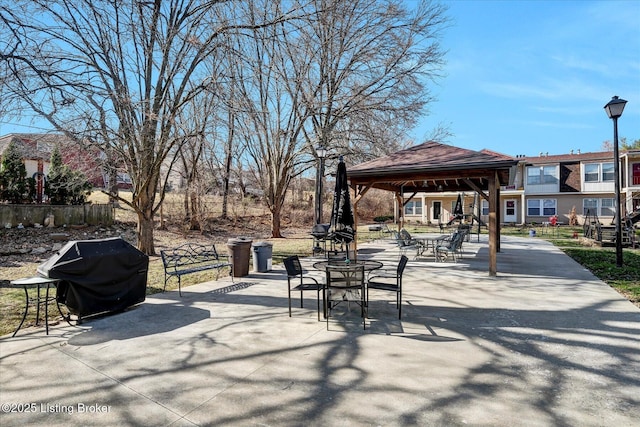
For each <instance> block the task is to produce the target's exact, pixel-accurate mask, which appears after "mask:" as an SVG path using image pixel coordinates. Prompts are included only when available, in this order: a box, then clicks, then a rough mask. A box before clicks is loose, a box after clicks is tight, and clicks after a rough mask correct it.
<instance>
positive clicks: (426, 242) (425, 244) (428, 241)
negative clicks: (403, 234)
mask: <svg viewBox="0 0 640 427" xmlns="http://www.w3.org/2000/svg"><path fill="white" fill-rule="evenodd" d="M448 237H449V234H437V233H433V234H416V235H411V238H412V239H414V240H415V241H417V242H418V243H419V246H418V249H417V252H416V258H417V257H420V256H423V255H424V253H425V251H428V250H429V248H431V251H432V252H433V254H434V257H435V249H436V246H437V245H438V243H440V242H442V241H443V240H445V239H446V238H448Z"/></svg>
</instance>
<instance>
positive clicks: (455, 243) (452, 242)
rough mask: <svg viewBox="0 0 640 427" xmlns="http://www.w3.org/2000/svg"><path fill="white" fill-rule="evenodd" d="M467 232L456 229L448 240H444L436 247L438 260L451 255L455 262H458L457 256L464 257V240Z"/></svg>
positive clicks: (443, 259)
mask: <svg viewBox="0 0 640 427" xmlns="http://www.w3.org/2000/svg"><path fill="white" fill-rule="evenodd" d="M465 235H466V233H465V232H464V231H461V230H456V231H454V232H453V234H452V235H451V238H450V239H448V240H443V241H442V242H441V243H440V244H438V245H437V246H436V247H435V249H434V252H435V255H436V261H443V262H444V261H445V260H446V259H448V258H449V255H451V258H452V259H453V262H457V258H462V242H463V241H464V237H465Z"/></svg>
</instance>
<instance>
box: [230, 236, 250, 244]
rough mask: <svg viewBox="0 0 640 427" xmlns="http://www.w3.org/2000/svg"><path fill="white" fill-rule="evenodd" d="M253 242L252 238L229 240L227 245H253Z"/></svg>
mask: <svg viewBox="0 0 640 427" xmlns="http://www.w3.org/2000/svg"><path fill="white" fill-rule="evenodd" d="M251 242H253V240H252V239H251V238H250V237H242V236H240V237H236V238H234V239H229V240H227V245H251Z"/></svg>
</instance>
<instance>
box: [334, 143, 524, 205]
mask: <svg viewBox="0 0 640 427" xmlns="http://www.w3.org/2000/svg"><path fill="white" fill-rule="evenodd" d="M517 163H518V160H517V159H515V158H513V157H511V156H507V155H504V154H500V153H496V152H492V151H489V150H482V151H473V150H468V149H465V148H459V147H454V146H452V145H446V144H441V143H438V142H434V141H428V142H425V143H423V144H420V145H416V146H414V147H410V148H408V149H406V150H402V151H397V152H395V153H392V154H390V155H388V156H386V157H380V158H377V159H374V160H371V161H368V162H365V163H361V164H359V165H356V166H352V167H348V168H347V175H348V177H349V180H350V183H351V186H353V187H355V186H360V185H364V186H368V187H370V188H380V189H383V190H388V191H394V192H416V191H421V192H437V191H477V190H478V189H481V190H487V189H488V178H489V177H492V176H497V178H498V181H499V185H508V184H509V178H510V171H511V170H512V168H515V166H516V164H517Z"/></svg>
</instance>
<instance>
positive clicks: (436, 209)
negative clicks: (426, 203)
mask: <svg viewBox="0 0 640 427" xmlns="http://www.w3.org/2000/svg"><path fill="white" fill-rule="evenodd" d="M440 215H442V202H441V201H434V202H433V203H432V204H431V221H438V220H439V219H440Z"/></svg>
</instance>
